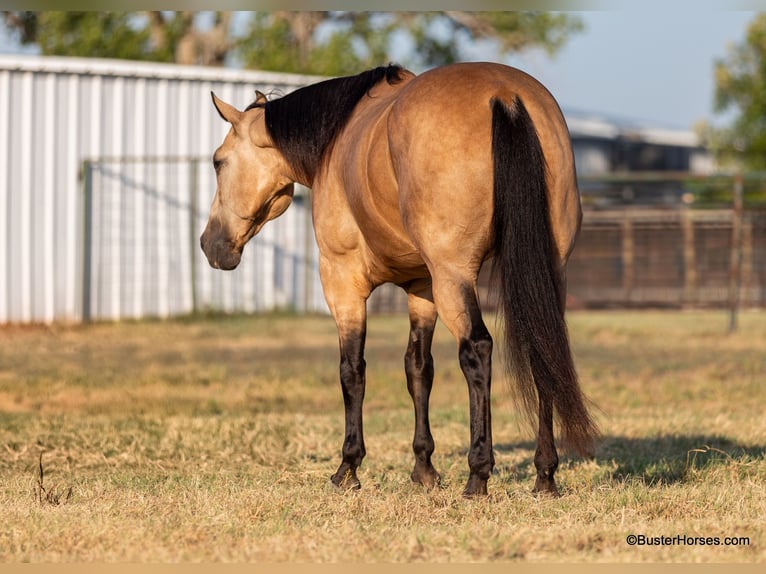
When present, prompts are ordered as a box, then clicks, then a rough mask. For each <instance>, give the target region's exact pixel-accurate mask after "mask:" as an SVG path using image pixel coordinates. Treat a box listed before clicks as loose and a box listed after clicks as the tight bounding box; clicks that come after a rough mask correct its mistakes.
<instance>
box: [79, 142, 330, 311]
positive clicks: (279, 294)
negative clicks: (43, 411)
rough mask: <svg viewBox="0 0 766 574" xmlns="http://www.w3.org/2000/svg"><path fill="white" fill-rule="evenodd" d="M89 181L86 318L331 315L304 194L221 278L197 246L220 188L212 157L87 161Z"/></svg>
mask: <svg viewBox="0 0 766 574" xmlns="http://www.w3.org/2000/svg"><path fill="white" fill-rule="evenodd" d="M82 176H83V177H82V181H83V193H84V209H85V216H84V241H83V245H84V253H83V279H82V284H83V290H82V297H83V300H82V309H83V315H82V316H83V320H84V321H89V320H94V319H124V318H139V317H168V316H173V315H183V314H188V313H193V312H204V311H211V310H215V311H225V312H234V311H241V312H257V311H265V310H275V309H290V310H295V311H304V312H305V311H325V310H326V305H325V302H324V299H323V297H322V293H321V287H320V285H319V279H318V271H317V254H316V244H315V242H314V237H313V231H312V228H311V213H310V202H309V201H308V197H307V193H306V190H305V189H302V188H299V190H298V191H297V193H296V196H295V199H294V202H293V203H294V205H293V206H291V208H290V209H289V210H288V211H287V212H286V213H285V214H284V215H283V216H282V217H281V218H279V219H278V220H276V221H273V222H271V223H270V224H269V225H267V226H266V227H265V228H264V229H263V230H262V232H261V233H260V234H259V235H258V236H257V237H256V238H254V239H253V240H252V241H251V242H250V244H248V246H247V247H246V249H245V252H244V254H243V260H242V264H241V265H240V266H239V267H238V268H237V269H236V270H234V271H228V272H223V271H219V270H214V269H212V268H210V266H209V265H208V263H207V260H206V259H205V257H204V254H203V253H202V251H201V249H200V247H199V236H200V234H201V233H202V230H203V229H204V226H205V224H206V221H207V214H208V211H209V206H210V203H211V201H212V197H213V194H214V192H215V177H214V174H213V170H212V167H211V165H210V159H209V158H196V157H191V158H189V157H178V158H116V159H98V160H89V161H86V162H84V164H83V174H82Z"/></svg>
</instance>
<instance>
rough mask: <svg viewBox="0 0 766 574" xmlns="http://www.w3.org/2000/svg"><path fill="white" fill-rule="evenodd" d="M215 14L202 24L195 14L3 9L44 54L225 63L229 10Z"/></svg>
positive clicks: (13, 25) (230, 44)
mask: <svg viewBox="0 0 766 574" xmlns="http://www.w3.org/2000/svg"><path fill="white" fill-rule="evenodd" d="M211 15H212V18H209V19H208V20H210V21H209V22H207V23H204V24H203V22H201V20H202V18H200V17H199V14H198V13H195V12H161V11H151V12H135V13H125V12H5V13H4V21H5V24H6V26H7V27H8V28H9V29H10V30H12V31H13V32H14V33H15V34H16V36H17V38H18V39H19V41H20V42H21V43H22V44H36V45H38V46H39V47H40V51H41V53H42V54H44V55H49V56H80V57H94V58H123V59H129V60H153V61H158V62H176V63H179V64H201V65H223V63H224V59H225V57H226V55H227V54H228V53H229V52H230V50H231V49H232V47H233V42H232V41H231V39H230V37H229V30H230V21H231V13H230V12H214V13H212V14H211Z"/></svg>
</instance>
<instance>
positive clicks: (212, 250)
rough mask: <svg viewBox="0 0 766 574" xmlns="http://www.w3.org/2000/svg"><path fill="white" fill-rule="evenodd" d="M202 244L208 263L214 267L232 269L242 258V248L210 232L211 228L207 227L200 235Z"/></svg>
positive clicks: (225, 269)
mask: <svg viewBox="0 0 766 574" xmlns="http://www.w3.org/2000/svg"><path fill="white" fill-rule="evenodd" d="M200 246H201V247H202V251H203V252H204V253H205V256H206V257H207V261H208V263H210V266H211V267H213V268H214V269H223V270H224V271H230V270H231V269H235V268H236V267H237V265H239V261H240V259H242V249H237V248H236V247H234V246H233V245H232V244H231V242H230V241H227V240H226V239H222V238H221V237H216V236H215V234H212V233H210V229H209V228H208V229H205V232H204V233H203V234H202V237H200Z"/></svg>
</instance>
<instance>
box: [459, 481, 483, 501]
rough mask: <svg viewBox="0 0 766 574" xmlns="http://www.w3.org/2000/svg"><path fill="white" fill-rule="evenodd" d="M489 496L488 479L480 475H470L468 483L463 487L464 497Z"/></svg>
mask: <svg viewBox="0 0 766 574" xmlns="http://www.w3.org/2000/svg"><path fill="white" fill-rule="evenodd" d="M485 496H487V479H486V478H480V477H478V476H470V477H468V484H466V485H465V488H464V489H463V497H465V498H479V497H485Z"/></svg>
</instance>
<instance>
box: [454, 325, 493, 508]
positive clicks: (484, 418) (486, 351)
mask: <svg viewBox="0 0 766 574" xmlns="http://www.w3.org/2000/svg"><path fill="white" fill-rule="evenodd" d="M474 325H475V327H474V328H473V329H472V331H471V337H470V338H469V339H464V340H462V341H461V342H460V350H459V357H460V367H461V369H462V371H463V374H464V375H465V378H466V381H467V382H468V394H469V399H470V417H471V446H470V450H469V452H468V467H469V471H470V472H469V476H468V484H467V485H466V487H465V490H464V491H463V494H464V495H465V496H476V495H485V494H487V480H488V479H489V476H490V474H491V472H492V469H493V468H494V466H495V458H494V455H493V452H492V415H491V409H490V389H491V370H492V360H491V358H492V338H491V337H490V334H489V332H488V331H487V329H486V327H485V326H484V323H483V322H482V321H481V319H479V321H478V323H477V322H474Z"/></svg>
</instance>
